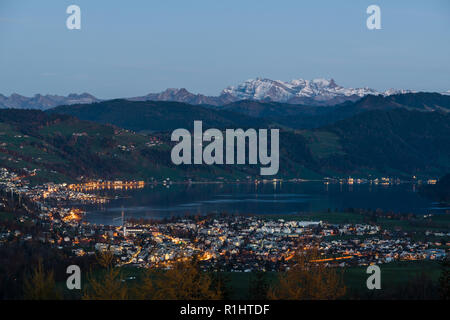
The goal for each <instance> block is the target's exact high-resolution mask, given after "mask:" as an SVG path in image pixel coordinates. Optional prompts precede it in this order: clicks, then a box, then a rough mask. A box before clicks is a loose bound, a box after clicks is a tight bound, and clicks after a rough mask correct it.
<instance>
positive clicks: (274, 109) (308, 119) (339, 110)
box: [223, 92, 450, 129]
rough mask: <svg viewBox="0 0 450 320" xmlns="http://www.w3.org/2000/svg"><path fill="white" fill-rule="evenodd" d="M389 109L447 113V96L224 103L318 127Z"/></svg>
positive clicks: (290, 122)
mask: <svg viewBox="0 0 450 320" xmlns="http://www.w3.org/2000/svg"><path fill="white" fill-rule="evenodd" d="M392 109H406V110H410V111H443V112H449V111H450V96H448V95H441V94H438V93H424V92H421V93H406V94H398V95H391V96H382V95H377V96H375V95H368V96H365V97H363V98H361V99H359V100H357V101H355V102H350V101H347V102H345V103H342V104H337V105H334V106H326V107H324V106H314V105H298V104H289V103H277V102H261V101H252V100H243V101H237V102H233V103H230V104H227V105H225V106H223V110H227V111H232V112H236V113H242V114H245V115H248V116H252V117H257V118H263V119H267V120H271V121H273V122H276V123H279V124H281V125H284V126H287V127H291V128H297V129H301V128H318V127H321V126H325V125H328V124H332V123H334V122H336V121H339V120H344V119H347V118H350V117H352V116H354V115H356V114H359V113H362V112H366V111H373V110H392Z"/></svg>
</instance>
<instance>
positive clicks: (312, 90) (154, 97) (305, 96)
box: [0, 78, 450, 110]
mask: <svg viewBox="0 0 450 320" xmlns="http://www.w3.org/2000/svg"><path fill="white" fill-rule="evenodd" d="M413 92H414V91H411V90H397V89H389V90H386V91H384V92H378V91H376V90H374V89H371V88H367V87H364V88H345V87H342V86H340V85H338V84H336V82H335V81H334V80H333V79H330V80H327V79H313V80H304V79H295V80H292V81H290V82H284V81H280V80H271V79H262V78H256V79H250V80H247V81H244V82H243V83H241V84H239V85H237V86H229V87H227V88H226V89H224V90H222V92H221V94H220V95H219V96H206V95H202V94H194V93H191V92H189V91H188V90H186V89H184V88H182V89H173V88H171V89H166V90H165V91H162V92H160V93H150V94H147V95H144V96H139V97H132V98H124V99H127V100H130V101H176V102H184V103H188V104H194V105H201V104H203V105H212V106H223V105H226V104H229V103H233V102H236V101H240V100H255V101H271V102H283V103H290V104H304V105H310V106H317V105H320V106H326V105H336V104H339V103H342V102H345V101H356V100H359V99H361V98H362V97H364V96H367V95H383V96H390V95H394V94H404V93H413ZM442 94H444V95H448V94H450V90H449V91H447V92H443V93H442ZM99 101H101V100H100V99H98V98H96V97H94V96H92V95H90V94H88V93H83V94H69V95H68V96H58V95H40V94H36V95H35V96H33V97H25V96H21V95H19V94H12V95H11V96H9V97H7V96H4V95H1V94H0V108H19V109H42V110H45V109H50V108H53V107H56V106H59V105H70V104H84V103H93V102H99Z"/></svg>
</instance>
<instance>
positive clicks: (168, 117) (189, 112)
mask: <svg viewBox="0 0 450 320" xmlns="http://www.w3.org/2000/svg"><path fill="white" fill-rule="evenodd" d="M48 112H49V113H60V114H68V115H72V116H75V117H77V118H79V119H82V120H90V121H95V122H98V123H103V124H106V123H109V124H113V125H116V126H119V127H122V128H126V129H130V130H134V131H142V132H152V131H172V130H174V129H177V128H186V129H191V128H192V127H193V124H194V120H202V121H203V126H204V127H213V128H236V127H237V128H240V127H243V128H244V127H267V126H268V121H267V120H264V119H256V118H252V117H248V116H245V115H242V114H237V113H235V112H232V111H221V112H217V111H216V110H213V109H212V108H208V107H204V106H196V105H190V104H186V103H180V102H165V101H158V102H155V101H136V102H134V101H128V100H110V101H104V102H99V103H94V104H89V105H85V104H82V105H71V106H60V107H56V108H54V109H51V110H48Z"/></svg>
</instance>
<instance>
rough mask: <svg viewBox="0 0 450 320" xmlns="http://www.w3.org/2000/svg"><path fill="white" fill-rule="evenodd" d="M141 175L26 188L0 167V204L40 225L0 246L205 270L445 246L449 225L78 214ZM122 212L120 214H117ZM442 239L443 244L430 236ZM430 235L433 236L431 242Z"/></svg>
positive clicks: (413, 253)
mask: <svg viewBox="0 0 450 320" xmlns="http://www.w3.org/2000/svg"><path fill="white" fill-rule="evenodd" d="M143 185H144V183H143V182H142V181H131V182H125V181H115V182H106V181H105V182H90V183H86V184H77V185H73V184H72V185H69V184H51V183H50V184H45V185H42V186H34V187H31V186H28V185H26V184H24V183H23V181H22V180H21V178H20V177H19V176H17V175H16V174H15V173H13V172H10V171H8V170H7V169H4V168H3V169H0V190H1V192H2V203H1V204H0V205H1V206H2V207H5V206H6V203H7V202H8V201H11V199H12V200H13V201H15V202H17V203H18V204H19V205H20V206H21V207H23V208H24V209H25V210H26V212H27V214H22V215H21V216H19V217H17V219H18V220H19V221H21V222H30V223H34V224H35V225H39V226H40V228H39V229H38V230H35V231H34V232H33V233H31V232H29V233H27V232H23V231H21V230H11V229H7V228H5V227H3V226H0V246H1V245H7V243H8V242H9V241H13V240H18V241H32V240H37V241H40V242H42V243H45V244H48V245H50V246H53V247H55V248H57V249H60V250H65V252H69V253H70V254H71V255H73V256H85V255H95V254H96V253H97V252H101V251H104V250H109V251H112V252H113V253H114V255H115V256H116V257H117V264H118V265H119V266H123V265H132V266H136V267H142V268H153V267H157V268H170V267H171V265H172V264H173V263H174V262H175V261H178V260H180V259H187V258H191V257H197V258H198V260H199V261H200V263H201V266H202V268H204V269H213V270H217V271H231V272H251V271H280V270H285V269H286V268H287V267H288V266H289V260H291V259H292V258H293V257H294V256H295V254H296V252H297V251H298V250H301V249H308V248H316V249H318V250H319V252H320V255H321V258H320V259H318V260H317V262H318V263H325V264H326V265H329V266H336V267H345V266H365V265H370V264H383V263H389V262H392V261H399V260H440V259H444V258H445V256H446V252H445V249H442V247H443V246H444V247H445V246H447V247H448V245H449V243H448V237H449V236H450V233H449V231H448V230H435V229H430V230H425V231H424V235H426V236H434V237H432V238H429V239H428V238H427V239H428V240H418V241H416V240H414V239H413V238H412V237H411V236H410V235H409V234H408V233H407V232H398V231H395V230H389V229H385V228H382V227H380V226H379V225H377V224H376V223H340V224H339V223H329V222H326V221H321V220H319V221H314V220H312V221H307V220H305V221H302V220H290V219H288V218H286V219H285V218H272V217H265V216H250V215H249V216H245V215H231V214H219V215H218V214H216V215H207V216H186V217H179V218H172V219H165V220H163V221H135V220H132V219H130V220H126V221H125V220H124V219H123V218H122V221H121V223H120V225H117V226H111V225H95V224H90V223H88V222H86V221H84V219H83V210H82V209H81V208H80V206H74V205H73V204H78V205H79V204H83V203H101V202H106V201H108V199H107V198H102V197H98V196H96V195H95V194H92V193H88V192H87V191H92V190H98V189H104V188H112V189H116V188H142V187H143ZM122 217H123V216H122ZM439 237H440V239H447V240H444V241H445V242H444V243H442V241H441V242H438V240H435V239H436V238H439ZM433 239H434V240H433Z"/></svg>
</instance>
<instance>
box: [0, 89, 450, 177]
mask: <svg viewBox="0 0 450 320" xmlns="http://www.w3.org/2000/svg"><path fill="white" fill-rule="evenodd" d="M449 110H450V96H449V95H440V94H436V93H407V94H398V95H390V96H373V95H368V96H365V97H363V98H361V99H359V100H358V101H356V102H351V101H347V102H345V103H342V104H338V105H335V106H334V107H325V106H304V105H293V104H287V103H278V102H262V101H252V100H243V101H238V102H234V103H231V104H227V105H225V106H219V107H217V106H211V105H202V106H200V105H191V104H186V103H180V102H171V101H129V100H125V99H116V100H109V101H101V102H96V103H92V104H75V105H66V106H59V107H56V108H53V109H50V110H47V111H46V112H42V111H38V110H19V109H4V110H0V166H2V167H5V168H10V169H12V170H19V171H20V170H23V168H28V169H39V171H38V174H37V176H34V177H33V179H34V180H37V179H38V180H39V181H67V179H76V178H77V177H79V176H80V175H83V176H85V177H97V178H99V177H101V178H119V179H130V178H131V179H151V178H152V177H158V178H160V177H170V178H171V179H176V180H185V179H194V180H198V179H210V178H214V177H229V178H231V179H237V178H239V179H241V178H243V177H244V178H245V177H246V176H258V172H259V171H258V170H259V168H257V167H255V166H251V165H248V166H220V165H219V166H206V165H204V166H175V165H172V164H171V160H170V149H171V146H173V142H172V141H171V140H170V133H171V132H172V130H173V129H176V128H187V129H192V125H193V121H194V120H202V121H203V127H204V128H207V127H214V128H219V129H222V130H223V129H226V128H244V129H245V128H249V127H251V128H258V127H264V128H270V127H272V128H273V127H275V128H280V171H279V173H278V175H279V176H280V177H291V178H292V177H298V178H306V179H308V178H311V179H315V178H321V177H326V176H334V177H345V176H348V175H352V176H362V177H368V176H372V177H373V176H377V177H380V176H386V175H388V176H396V177H405V178H410V177H412V176H413V175H415V176H418V177H439V176H442V175H444V174H446V173H448V172H450V112H449ZM122 128H123V129H122ZM155 138H156V139H157V141H159V142H160V143H159V144H156V145H155V143H154V141H155V140H154V139H155Z"/></svg>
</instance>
